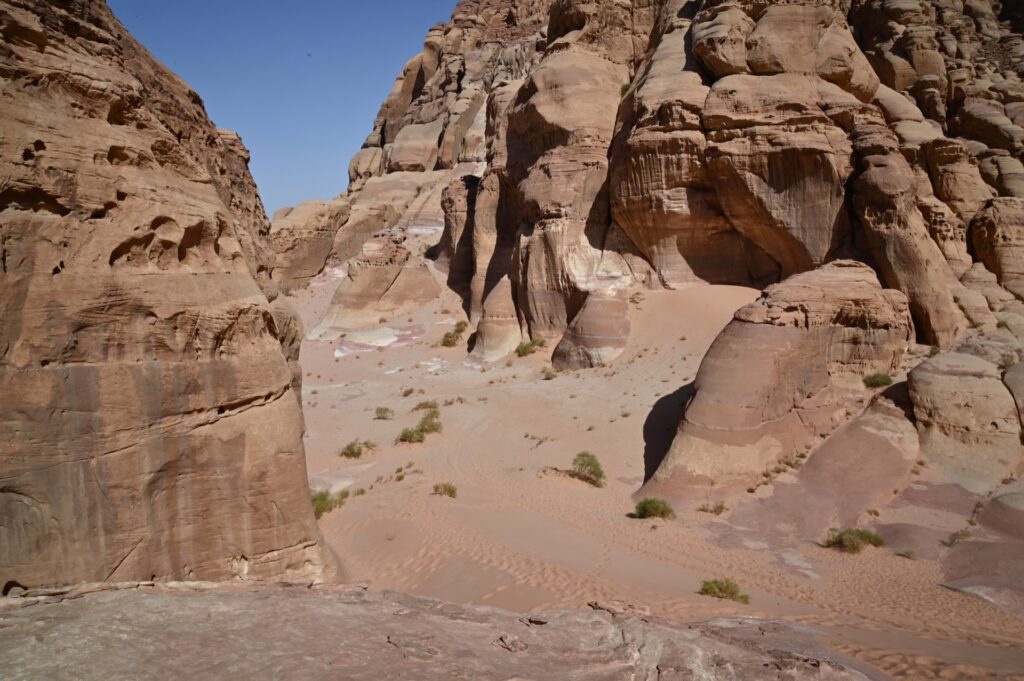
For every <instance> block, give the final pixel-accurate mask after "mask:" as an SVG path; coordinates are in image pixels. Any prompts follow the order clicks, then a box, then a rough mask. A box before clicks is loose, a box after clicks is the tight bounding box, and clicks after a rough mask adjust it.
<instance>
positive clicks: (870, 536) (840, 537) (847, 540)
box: [824, 527, 885, 553]
mask: <svg viewBox="0 0 1024 681" xmlns="http://www.w3.org/2000/svg"><path fill="white" fill-rule="evenodd" d="M824 546H825V547H826V548H830V549H837V550H839V551H843V552H845V553H860V552H861V551H862V550H863V549H864V547H865V546H885V540H884V539H882V538H881V537H879V536H878V535H877V534H875V533H874V532H872V531H871V530H865V529H862V528H859V527H847V528H845V529H842V530H838V529H835V528H832V529H831V530H829V531H828V536H827V537H825V542H824Z"/></svg>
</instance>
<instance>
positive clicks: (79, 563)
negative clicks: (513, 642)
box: [0, 0, 333, 589]
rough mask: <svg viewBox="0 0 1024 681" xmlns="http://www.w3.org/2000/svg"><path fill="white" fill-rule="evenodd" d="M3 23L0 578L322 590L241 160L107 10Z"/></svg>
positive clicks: (268, 257)
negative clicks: (292, 582)
mask: <svg viewBox="0 0 1024 681" xmlns="http://www.w3.org/2000/svg"><path fill="white" fill-rule="evenodd" d="M0 26H2V27H3V29H2V30H3V36H4V40H3V46H2V48H0V71H2V76H3V78H2V81H0V82H2V85H0V87H2V94H0V97H2V105H0V129H2V130H3V135H2V139H0V252H2V257H0V317H2V320H3V321H2V323H0V384H2V385H3V394H4V397H3V400H2V403H0V423H2V429H0V584H2V585H7V586H10V585H22V586H32V585H41V584H54V583H69V582H76V581H85V580H108V579H109V580H125V579H151V578H155V579H214V580H220V579H243V580H246V579H279V578H295V579H304V580H311V579H318V578H319V577H320V576H322V574H323V571H324V568H325V556H324V553H323V550H322V546H321V543H320V537H319V531H318V529H317V525H316V522H315V520H314V518H313V513H312V510H311V508H310V504H309V492H308V487H307V482H306V470H305V459H304V453H303V445H302V432H303V421H302V413H301V410H300V405H299V401H298V390H297V389H298V388H299V376H300V375H301V374H299V373H298V369H297V365H296V360H297V358H298V341H299V339H300V338H301V335H302V331H301V328H300V327H299V323H298V320H297V319H296V318H295V316H294V315H293V313H292V312H291V310H290V307H289V306H288V305H287V303H285V302H284V300H283V299H281V298H279V297H278V295H277V287H276V285H275V284H274V283H273V282H272V281H271V278H270V272H271V269H272V268H273V264H274V254H273V251H272V250H271V249H270V247H269V232H270V224H269V222H268V220H267V218H266V216H265V214H264V211H263V206H262V204H261V202H260V199H259V195H258V193H257V191H256V187H255V185H254V183H253V181H252V178H251V176H250V175H249V171H248V167H247V162H248V160H249V156H248V152H247V151H246V149H245V147H244V146H243V145H242V142H241V140H240V139H239V137H238V136H237V135H235V134H234V133H232V132H229V131H226V130H219V129H217V128H215V127H214V125H213V124H212V123H211V122H210V119H209V118H208V117H207V115H206V112H205V110H204V108H203V103H202V100H201V99H200V97H199V95H197V94H196V93H195V92H194V91H193V90H191V89H190V88H189V87H188V86H187V85H186V84H185V83H184V82H182V81H181V80H180V79H179V78H177V77H176V76H175V75H174V74H172V73H170V72H169V71H167V69H165V68H164V67H163V66H161V65H160V64H159V63H157V61H156V60H155V59H154V58H153V57H152V56H151V55H150V54H149V53H148V52H146V51H145V50H144V49H143V48H142V47H141V46H139V44H138V43H136V42H135V40H134V39H133V38H132V37H131V36H130V35H129V34H128V33H127V31H126V30H125V29H124V28H123V27H122V26H121V25H120V24H119V23H118V21H117V20H116V19H115V18H114V17H113V15H112V14H111V13H110V11H109V10H108V9H107V8H106V6H105V5H104V4H103V3H100V2H85V1H78V0H76V1H74V2H35V1H33V2H28V1H27V0H7V1H5V2H2V3H0ZM332 236H333V235H332ZM5 589H6V586H5Z"/></svg>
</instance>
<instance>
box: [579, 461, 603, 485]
mask: <svg viewBox="0 0 1024 681" xmlns="http://www.w3.org/2000/svg"><path fill="white" fill-rule="evenodd" d="M572 475H573V477H575V478H577V479H579V480H582V481H584V482H587V483H590V484H591V485H593V486H594V487H604V468H602V467H601V462H600V461H598V460H597V457H596V456H594V455H593V454H591V453H590V452H580V453H579V454H577V455H576V458H574V459H573V460H572Z"/></svg>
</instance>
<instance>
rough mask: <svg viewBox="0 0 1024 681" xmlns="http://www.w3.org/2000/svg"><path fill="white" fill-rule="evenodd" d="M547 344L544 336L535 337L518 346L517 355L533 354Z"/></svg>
mask: <svg viewBox="0 0 1024 681" xmlns="http://www.w3.org/2000/svg"><path fill="white" fill-rule="evenodd" d="M545 345H547V343H546V342H545V341H544V339H543V338H534V339H533V340H529V341H524V342H522V343H520V344H519V345H518V346H516V355H517V356H519V357H526V356H527V355H532V354H533V353H535V352H537V350H539V349H540V348H542V347H544V346H545Z"/></svg>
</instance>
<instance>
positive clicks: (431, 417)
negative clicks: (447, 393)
mask: <svg viewBox="0 0 1024 681" xmlns="http://www.w3.org/2000/svg"><path fill="white" fill-rule="evenodd" d="M423 405H426V406H423ZM431 405H433V406H431ZM417 409H426V410H427V413H426V414H424V415H423V417H422V418H421V419H420V422H419V423H417V424H416V427H415V428H404V429H402V432H401V433H399V434H398V438H397V439H396V440H395V441H396V442H405V443H417V442H423V441H424V440H425V439H426V438H427V435H429V434H431V433H440V432H441V430H442V426H441V412H440V410H439V409H438V408H437V403H436V402H420V404H418V405H416V407H415V409H413V411H416V410H417Z"/></svg>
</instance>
